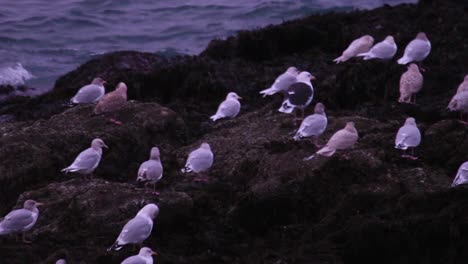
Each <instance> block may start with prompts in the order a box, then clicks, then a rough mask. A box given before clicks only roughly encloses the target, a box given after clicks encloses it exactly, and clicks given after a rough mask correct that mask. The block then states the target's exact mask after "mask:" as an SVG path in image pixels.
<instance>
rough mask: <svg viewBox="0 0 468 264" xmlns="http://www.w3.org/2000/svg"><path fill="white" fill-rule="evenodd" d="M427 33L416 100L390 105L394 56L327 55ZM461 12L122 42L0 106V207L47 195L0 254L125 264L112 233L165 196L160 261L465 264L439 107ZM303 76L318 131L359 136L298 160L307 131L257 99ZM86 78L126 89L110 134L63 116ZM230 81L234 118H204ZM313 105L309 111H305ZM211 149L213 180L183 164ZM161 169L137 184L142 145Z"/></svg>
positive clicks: (463, 197) (69, 113) (304, 22)
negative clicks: (237, 101) (161, 47)
mask: <svg viewBox="0 0 468 264" xmlns="http://www.w3.org/2000/svg"><path fill="white" fill-rule="evenodd" d="M419 31H425V32H426V33H427V35H428V37H429V39H430V40H431V42H432V45H433V49H432V52H431V54H430V55H429V57H428V59H427V60H426V61H424V66H425V68H427V71H426V72H425V73H423V75H424V86H423V89H422V92H421V93H420V94H419V95H418V105H416V106H414V105H402V104H399V103H397V100H398V82H399V78H400V75H401V74H402V73H403V72H404V71H405V70H406V68H405V67H404V66H401V65H398V64H396V63H395V61H392V62H390V63H384V62H378V61H361V60H351V61H349V62H346V63H343V64H339V65H336V64H334V63H333V62H332V60H333V59H334V58H335V57H337V56H338V55H340V54H341V51H342V50H343V49H344V48H345V47H346V46H347V45H348V43H349V42H350V41H351V40H352V39H354V38H356V37H358V36H361V35H364V34H371V35H372V36H374V38H376V40H380V39H383V37H384V36H385V35H387V34H393V35H394V36H395V40H396V42H397V45H398V47H399V51H398V55H400V54H401V53H402V50H403V49H404V45H405V44H406V43H407V42H408V41H409V40H411V39H412V38H413V37H414V35H415V33H416V32H419ZM467 32H468V7H467V6H466V3H464V2H463V1H443V0H432V1H430V0H423V1H421V2H420V3H419V4H418V5H400V6H396V7H389V6H384V7H382V8H378V9H376V10H371V11H356V12H351V13H327V14H321V15H314V16H310V17H306V18H303V19H298V20H294V21H289V22H285V23H283V24H281V25H277V26H269V27H266V28H263V29H259V30H255V31H244V32H240V33H239V34H238V35H237V36H235V37H230V38H228V39H226V40H215V41H212V42H211V43H210V45H209V46H208V47H207V49H206V50H205V51H204V52H203V53H202V54H200V55H199V56H176V57H171V58H164V57H161V56H158V55H155V54H150V53H140V52H133V51H122V52H115V53H111V54H106V55H104V56H102V57H101V58H98V59H94V60H92V61H89V62H87V63H85V64H83V65H82V66H80V67H78V68H77V69H76V70H75V71H72V72H70V73H68V74H67V75H65V76H63V77H61V78H60V79H58V80H57V82H56V84H55V87H54V89H52V91H51V92H49V93H47V94H45V95H42V96H39V97H36V98H32V99H29V98H14V99H11V100H9V101H8V102H5V103H3V104H2V105H1V106H0V115H6V116H8V117H9V119H8V120H6V121H5V122H3V123H1V124H0V132H1V135H2V136H1V138H0V147H1V148H0V159H1V160H2V163H1V164H0V192H1V193H2V195H0V215H1V216H4V215H5V214H6V213H7V212H9V211H10V210H11V209H12V208H13V207H15V206H16V207H19V206H20V205H21V204H22V203H23V201H24V200H26V199H35V200H37V201H40V202H43V203H45V204H46V206H44V207H43V208H42V210H41V212H40V216H39V220H38V222H37V224H36V226H35V227H34V228H33V230H32V237H33V241H34V242H33V243H32V244H30V245H26V244H22V243H21V242H15V239H14V238H12V237H0V262H1V263H9V264H10V263H12V264H15V263H54V261H55V260H56V259H58V258H62V257H65V258H67V260H69V263H120V261H122V260H123V259H124V258H125V257H127V256H129V255H132V254H136V253H137V252H136V251H135V250H133V249H132V248H131V247H128V248H124V249H122V250H121V251H119V252H116V253H107V252H106V251H105V248H106V247H108V246H110V245H111V244H112V243H113V241H114V239H115V236H116V235H117V234H118V232H119V231H120V228H121V227H122V225H123V224H124V223H125V222H126V221H128V219H129V218H131V217H133V215H135V213H136V212H137V211H138V210H139V209H140V208H141V206H142V205H144V204H147V203H149V202H153V203H156V204H158V205H159V206H160V214H159V216H158V217H157V218H156V222H155V223H156V224H155V228H154V230H153V234H152V235H151V236H150V238H149V239H148V240H147V241H146V242H145V245H149V246H151V247H152V248H154V249H156V250H157V251H158V252H159V256H158V257H157V258H156V262H158V263H276V264H280V263H355V262H358V261H359V262H362V261H368V262H370V261H373V262H378V263H461V262H464V261H465V260H466V259H467V257H468V256H466V255H467V253H466V252H468V250H467V247H468V246H467V245H468V222H467V220H466V219H468V210H466V205H467V204H468V192H467V191H466V188H464V187H463V186H460V187H457V188H450V183H451V181H452V179H453V177H454V176H455V173H456V170H457V168H458V166H459V165H460V164H461V163H463V162H464V161H466V159H467V149H468V138H467V137H466V136H465V135H466V133H467V131H468V127H466V126H464V125H462V124H460V123H458V122H457V121H456V115H454V114H451V113H449V112H448V111H447V110H446V107H447V104H448V102H449V100H450V98H451V97H452V95H453V94H454V93H455V91H456V87H457V86H458V84H459V83H460V82H461V81H462V80H463V77H464V75H465V74H466V73H467V68H466V67H467V65H466V61H468V53H466V52H464V51H465V50H466V49H467V44H466V43H467V42H466V40H467V39H468V33H467ZM290 65H295V66H297V67H298V68H299V69H303V70H309V71H311V72H312V73H313V74H314V75H315V76H316V77H317V81H316V82H314V86H315V88H316V96H315V99H314V103H315V102H318V101H321V102H323V103H324V104H325V106H326V107H327V114H328V116H329V122H330V124H329V127H328V128H327V130H326V131H325V134H324V135H323V137H322V140H326V139H328V138H329V137H330V136H331V135H332V134H333V132H334V131H336V130H338V129H340V128H342V127H343V126H344V124H345V123H346V122H347V121H354V122H355V123H356V127H357V129H358V131H359V134H360V139H359V141H358V144H357V146H356V147H355V148H353V149H352V150H350V151H348V152H346V155H336V156H333V157H332V158H330V159H318V160H312V161H310V162H304V161H302V158H304V157H306V156H308V155H310V154H312V153H313V151H314V150H316V148H315V146H314V145H313V143H312V142H311V141H308V140H304V141H300V142H295V141H294V140H292V136H291V135H289V133H290V132H292V131H294V130H295V129H296V127H295V126H294V124H293V123H292V122H291V121H292V119H291V116H288V115H284V114H280V113H278V112H277V108H278V106H279V102H280V100H281V98H280V97H279V96H278V97H274V98H267V99H263V98H261V96H260V95H259V94H258V92H259V91H260V90H261V89H264V88H266V87H268V86H269V85H270V84H271V82H272V81H273V80H274V78H275V76H277V75H278V74H279V73H281V72H282V71H284V70H285V69H286V68H287V67H288V66H290ZM94 76H102V77H103V78H104V79H106V80H107V81H108V83H109V84H108V85H107V86H106V88H107V90H109V88H110V89H113V88H114V87H115V85H116V84H117V83H118V82H119V81H125V83H126V84H127V85H128V87H129V90H128V97H129V99H131V100H132V101H130V102H129V103H128V105H127V106H126V107H125V108H124V109H122V110H121V111H120V112H119V113H118V117H119V120H121V121H123V122H124V125H123V126H115V125H111V124H109V123H106V120H105V118H104V117H102V116H93V115H92V106H78V107H73V108H70V107H68V106H67V105H66V102H67V101H68V100H69V98H70V97H71V96H72V95H73V94H74V93H75V92H76V91H77V89H78V88H79V87H81V86H82V85H84V84H86V83H88V82H89V81H90V79H92V78H93V77H94ZM228 91H234V92H236V93H238V94H239V95H241V96H242V97H244V98H245V100H243V106H242V109H241V113H240V116H239V117H237V118H236V119H233V120H224V121H221V122H216V123H212V122H210V120H209V119H208V117H209V116H210V115H211V114H213V113H214V112H215V111H216V107H217V104H218V103H219V102H220V100H222V99H223V98H224V97H225V95H226V93H227V92H228ZM311 111H312V108H309V109H308V110H307V112H308V113H310V112H311ZM407 116H413V117H415V118H416V120H417V121H418V126H419V128H420V130H421V132H422V134H423V141H422V144H421V146H420V147H419V148H418V149H417V151H418V155H419V156H420V157H421V158H420V159H419V160H417V161H408V160H403V159H401V158H400V156H399V155H400V153H399V152H398V151H397V150H395V149H394V147H393V141H394V137H395V134H396V131H397V130H398V128H399V127H400V126H401V125H402V123H403V122H404V120H405V118H406V117H407ZM95 137H100V138H103V139H104V140H105V142H106V144H108V145H109V147H110V148H109V150H105V151H104V154H103V159H102V161H101V165H100V166H99V167H98V169H97V170H96V175H95V176H96V177H95V179H94V180H92V181H85V180H83V179H81V178H79V176H76V175H75V176H74V175H63V174H61V173H60V169H62V168H63V167H65V166H66V165H68V163H69V162H70V161H71V160H72V159H73V158H74V157H75V155H76V154H77V153H79V151H81V150H82V149H84V148H86V147H88V145H89V142H90V141H91V139H92V138H95ZM203 141H207V142H209V143H210V145H211V146H212V149H213V152H214V153H215V163H214V166H213V168H212V170H211V171H210V173H209V177H210V181H209V182H208V183H194V182H192V177H191V176H190V175H182V174H180V168H181V167H182V166H183V164H184V161H185V158H186V155H187V153H188V152H189V151H190V150H193V149H194V148H196V147H197V146H198V145H199V144H200V143H201V142H203ZM155 145H156V146H158V147H159V148H160V150H161V158H162V162H163V165H164V176H163V179H162V180H161V182H160V183H159V184H158V190H159V191H160V192H161V195H160V196H159V197H158V196H154V195H153V194H151V193H150V192H145V191H144V190H142V188H141V186H138V185H136V183H135V179H136V171H137V169H138V166H139V164H140V162H142V161H144V160H146V159H147V156H148V153H149V150H150V148H151V147H152V146H155Z"/></svg>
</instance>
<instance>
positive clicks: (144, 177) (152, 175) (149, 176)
mask: <svg viewBox="0 0 468 264" xmlns="http://www.w3.org/2000/svg"><path fill="white" fill-rule="evenodd" d="M160 156H161V155H160V153H159V148H157V147H153V148H152V149H151V153H150V159H149V160H147V161H145V162H143V163H142V164H141V165H140V168H139V169H138V177H137V182H146V184H145V187H146V185H147V184H148V183H150V182H152V183H153V191H154V193H156V194H159V193H157V192H156V190H155V188H156V187H155V186H156V183H157V182H158V181H159V180H161V178H162V176H163V166H162V164H161V159H160Z"/></svg>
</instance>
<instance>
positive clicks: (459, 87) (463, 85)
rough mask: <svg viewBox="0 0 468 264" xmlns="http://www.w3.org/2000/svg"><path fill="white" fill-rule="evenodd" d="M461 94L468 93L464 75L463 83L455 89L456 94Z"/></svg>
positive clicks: (467, 82)
mask: <svg viewBox="0 0 468 264" xmlns="http://www.w3.org/2000/svg"><path fill="white" fill-rule="evenodd" d="M461 92H468V74H467V75H465V79H463V82H462V83H460V85H459V86H458V88H457V93H461Z"/></svg>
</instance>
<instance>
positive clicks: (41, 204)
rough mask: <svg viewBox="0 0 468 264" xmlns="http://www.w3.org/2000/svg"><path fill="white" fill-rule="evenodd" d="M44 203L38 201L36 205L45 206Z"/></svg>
mask: <svg viewBox="0 0 468 264" xmlns="http://www.w3.org/2000/svg"><path fill="white" fill-rule="evenodd" d="M43 205H44V204H43V203H36V206H43Z"/></svg>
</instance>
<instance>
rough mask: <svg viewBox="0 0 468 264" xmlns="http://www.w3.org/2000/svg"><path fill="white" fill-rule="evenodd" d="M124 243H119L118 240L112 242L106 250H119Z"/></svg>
mask: <svg viewBox="0 0 468 264" xmlns="http://www.w3.org/2000/svg"><path fill="white" fill-rule="evenodd" d="M123 246H124V245H119V242H118V241H115V242H114V244H112V246H110V247H109V248H108V249H107V251H111V250H121V249H122V248H123Z"/></svg>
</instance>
